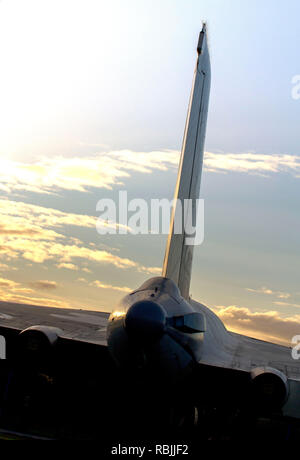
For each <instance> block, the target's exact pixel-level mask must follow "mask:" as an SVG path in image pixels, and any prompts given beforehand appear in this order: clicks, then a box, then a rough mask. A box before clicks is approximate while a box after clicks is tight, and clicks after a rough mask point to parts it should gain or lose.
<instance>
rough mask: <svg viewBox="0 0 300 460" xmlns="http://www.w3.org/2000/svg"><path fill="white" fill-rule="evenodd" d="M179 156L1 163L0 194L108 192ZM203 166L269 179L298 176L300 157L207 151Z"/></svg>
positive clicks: (111, 155) (124, 153) (105, 155)
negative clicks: (134, 174)
mask: <svg viewBox="0 0 300 460" xmlns="http://www.w3.org/2000/svg"><path fill="white" fill-rule="evenodd" d="M179 156H180V152H178V151H175V150H158V151H151V152H136V151H132V150H128V149H127V150H119V151H111V152H102V153H99V154H95V155H93V156H89V157H83V156H78V157H75V158H67V157H63V156H59V157H53V158H42V159H39V160H38V161H36V162H31V163H25V162H17V161H13V160H7V159H1V172H0V190H2V191H3V192H7V193H16V192H17V193H18V192H20V191H29V192H37V193H47V194H49V193H50V194H52V193H56V192H57V191H59V190H77V191H81V192H86V191H88V190H90V189H91V188H93V187H95V188H105V189H112V188H113V186H115V185H121V184H123V182H124V180H125V179H128V178H129V177H130V176H131V174H132V173H133V172H139V173H143V174H150V173H151V172H153V171H155V170H161V171H166V170H168V169H170V168H171V169H173V170H174V171H175V170H176V168H177V166H178V162H179ZM204 167H205V169H206V170H207V171H210V172H222V173H226V172H230V171H231V172H240V173H250V174H256V175H264V176H268V175H270V174H271V173H279V172H286V173H289V174H292V175H293V176H295V177H300V157H299V156H296V155H288V154H283V155H281V154H273V155H266V154H258V153H213V152H205V155H204Z"/></svg>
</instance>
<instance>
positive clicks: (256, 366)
mask: <svg viewBox="0 0 300 460" xmlns="http://www.w3.org/2000/svg"><path fill="white" fill-rule="evenodd" d="M209 92H210V59H209V50H208V46H207V31H206V26H205V25H204V26H203V28H202V30H201V32H200V36H199V42H198V46H197V62H196V68H195V73H194V80H193V86H192V91H191V97H190V104H189V108H188V115H187V121H186V127H185V133H184V140H183V147H182V153H181V160H180V165H179V171H178V179H177V184H176V189H175V199H176V200H177V201H176V203H178V202H179V201H180V202H183V201H184V200H190V202H191V203H192V204H191V206H190V207H189V208H188V211H187V212H188V213H194V212H195V206H196V201H197V198H198V197H199V189H200V179H201V173H202V163H203V152H204V141H205V131H206V120H207V112H208V103H209ZM176 207H177V204H176V205H175V207H174V210H173V215H172V219H171V226H170V233H169V237H168V242H167V247H166V253H165V259H164V265H163V269H162V276H160V277H155V278H151V279H149V280H147V281H146V282H145V283H144V284H143V285H142V286H140V287H139V288H137V289H136V290H134V291H133V292H131V293H130V294H128V295H127V296H126V297H124V298H123V299H122V300H121V302H120V304H119V305H116V306H115V308H114V309H113V311H112V313H111V314H110V315H108V314H107V313H101V312H96V311H93V312H92V311H80V310H69V309H68V310H64V309H55V308H45V307H42V308H38V307H35V306H27V305H26V306H24V305H23V306H22V305H17V304H8V303H4V302H2V303H1V304H0V335H2V336H4V337H5V338H6V349H7V356H6V359H5V360H2V361H0V427H2V429H4V430H7V431H8V432H10V431H13V432H21V433H23V435H24V433H29V434H30V435H31V436H34V435H37V436H44V437H50V438H53V437H54V438H99V439H100V437H101V433H102V436H103V437H104V439H106V438H105V437H106V436H110V435H112V434H115V436H116V438H118V439H119V438H120V437H124V439H128V438H130V437H132V436H136V433H140V435H142V436H143V435H144V437H150V433H152V432H153V431H155V432H156V433H160V435H161V434H162V433H164V432H165V431H166V430H168V432H169V433H170V432H171V433H175V432H176V433H181V434H180V435H182V433H183V431H182V430H185V429H187V430H189V433H191V432H192V431H193V430H194V431H193V432H194V433H195V432H196V433H197V435H196V436H197V439H199V438H202V439H210V438H212V439H214V438H222V437H225V438H226V437H228V438H232V437H239V438H243V437H247V436H251V438H253V436H255V434H257V433H258V432H259V433H261V432H263V433H265V431H264V430H262V429H261V427H262V426H264V427H265V426H268V428H267V430H269V432H270V433H271V434H272V436H274V433H279V435H280V436H282V437H288V436H290V437H293V436H294V437H295V436H296V435H298V433H299V425H297V419H298V418H299V416H300V384H299V381H300V363H299V362H298V361H296V360H294V359H293V358H292V356H291V349H290V348H287V347H283V346H280V345H276V344H271V343H267V342H264V341H261V340H256V339H253V338H250V337H245V336H242V335H239V334H235V333H232V332H230V331H228V330H227V329H226V328H225V326H224V325H223V323H222V321H221V320H220V319H219V318H218V317H217V316H216V315H215V314H214V313H213V311H212V310H210V309H209V308H208V307H206V306H204V305H203V304H201V303H199V302H196V301H194V300H192V299H191V298H190V296H189V288H190V279H191V272H192V257H193V247H194V246H193V244H192V243H190V244H187V234H186V232H185V231H182V232H181V233H178V232H176V231H175V220H176V215H177V214H176ZM103 433H105V434H103ZM264 436H265V434H264Z"/></svg>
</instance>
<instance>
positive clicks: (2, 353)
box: [0, 335, 6, 359]
mask: <svg viewBox="0 0 300 460" xmlns="http://www.w3.org/2000/svg"><path fill="white" fill-rule="evenodd" d="M5 358H6V340H5V337H3V335H0V359H5Z"/></svg>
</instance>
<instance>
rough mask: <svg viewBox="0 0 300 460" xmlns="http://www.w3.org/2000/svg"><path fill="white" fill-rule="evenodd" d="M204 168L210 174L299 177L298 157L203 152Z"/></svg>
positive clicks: (299, 163) (299, 162)
mask: <svg viewBox="0 0 300 460" xmlns="http://www.w3.org/2000/svg"><path fill="white" fill-rule="evenodd" d="M204 166H205V169H206V170H207V171H210V172H223V173H226V172H240V173H250V174H255V175H260V176H269V175H270V174H271V173H288V174H291V175H292V176H294V177H297V178H298V177H300V157H299V156H296V155H285V154H283V155H280V154H272V155H265V154H258V153H212V152H205V155H204Z"/></svg>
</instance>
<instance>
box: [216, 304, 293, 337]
mask: <svg viewBox="0 0 300 460" xmlns="http://www.w3.org/2000/svg"><path fill="white" fill-rule="evenodd" d="M214 310H215V312H216V314H217V315H218V316H219V318H221V320H222V321H223V322H224V324H225V325H226V327H227V328H228V329H229V330H231V331H233V332H238V333H240V334H244V335H249V336H252V337H255V338H258V339H263V340H266V341H271V342H276V343H280V344H283V345H287V346H290V345H291V339H292V337H293V336H294V335H297V334H299V333H300V315H293V316H289V317H283V316H281V315H280V314H279V312H278V311H267V312H252V311H250V310H249V309H248V308H243V307H237V306H236V305H231V306H228V307H224V306H219V307H216V308H215V309H214Z"/></svg>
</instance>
